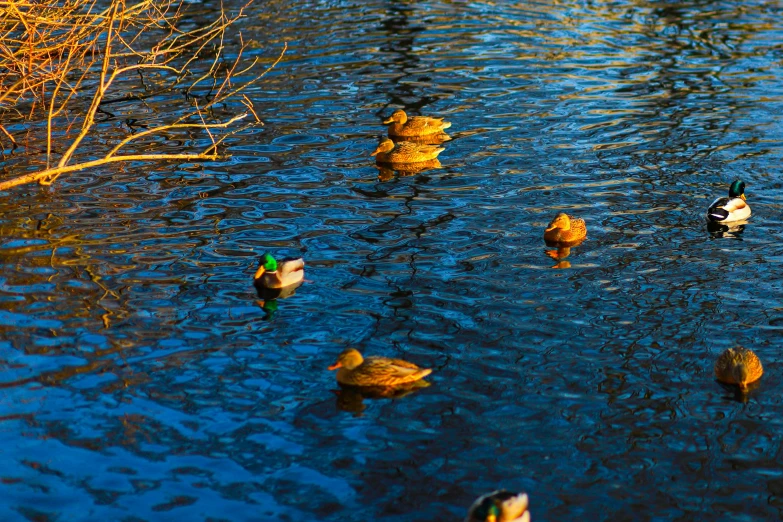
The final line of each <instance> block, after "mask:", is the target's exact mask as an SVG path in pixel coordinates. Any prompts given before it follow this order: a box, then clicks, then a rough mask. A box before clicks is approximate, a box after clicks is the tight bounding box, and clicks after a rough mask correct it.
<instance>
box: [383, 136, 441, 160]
mask: <svg viewBox="0 0 783 522" xmlns="http://www.w3.org/2000/svg"><path fill="white" fill-rule="evenodd" d="M444 150H446V149H444V148H443V147H438V146H436V145H424V144H421V143H413V142H410V141H401V142H399V143H397V144H395V143H394V142H393V141H392V140H390V139H389V138H381V141H380V142H378V148H376V149H375V151H374V152H373V153H372V154H370V156H375V161H377V162H378V163H396V164H401V163H418V162H420V161H430V160H434V159H435V158H437V157H438V154H440V153H441V152H443V151H444Z"/></svg>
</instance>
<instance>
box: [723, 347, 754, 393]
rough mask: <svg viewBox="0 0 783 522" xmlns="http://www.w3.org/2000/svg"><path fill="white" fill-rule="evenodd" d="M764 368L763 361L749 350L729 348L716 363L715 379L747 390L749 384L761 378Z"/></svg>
mask: <svg viewBox="0 0 783 522" xmlns="http://www.w3.org/2000/svg"><path fill="white" fill-rule="evenodd" d="M762 373H764V368H763V367H762V366H761V361H760V360H759V358H758V357H757V356H756V354H755V353H753V352H752V351H751V350H748V349H747V348H742V347H738V348H729V349H728V350H726V351H725V352H723V353H722V354H720V357H718V361H717V362H716V363H715V377H716V378H717V379H718V380H719V381H721V382H725V383H727V384H736V385H738V386H739V387H740V389H741V390H745V389H747V387H748V384H750V383H752V382H755V381H757V380H759V379H760V378H761V374H762Z"/></svg>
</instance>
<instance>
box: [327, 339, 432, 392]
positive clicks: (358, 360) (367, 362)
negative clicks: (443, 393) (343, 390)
mask: <svg viewBox="0 0 783 522" xmlns="http://www.w3.org/2000/svg"><path fill="white" fill-rule="evenodd" d="M329 370H337V382H338V383H340V384H345V385H348V386H382V387H385V386H397V385H400V384H407V383H410V382H414V381H418V380H419V379H423V378H424V377H426V376H427V375H429V374H431V373H432V370H431V369H429V368H419V367H418V366H416V365H415V364H413V363H409V362H408V361H403V360H402V359H390V358H388V357H367V358H366V359H365V358H364V357H362V354H361V353H359V350H357V349H355V348H346V349H345V350H343V351H342V353H341V354H340V355H339V356H338V357H337V361H336V362H335V363H334V364H333V365H331V366H329Z"/></svg>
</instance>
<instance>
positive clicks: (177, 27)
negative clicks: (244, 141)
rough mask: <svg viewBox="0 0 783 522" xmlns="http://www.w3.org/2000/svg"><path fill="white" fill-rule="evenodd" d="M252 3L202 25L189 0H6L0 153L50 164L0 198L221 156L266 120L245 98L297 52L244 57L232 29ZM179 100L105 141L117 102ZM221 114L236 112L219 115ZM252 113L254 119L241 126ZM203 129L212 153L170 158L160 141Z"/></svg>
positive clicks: (0, 13)
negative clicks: (134, 167) (146, 164)
mask: <svg viewBox="0 0 783 522" xmlns="http://www.w3.org/2000/svg"><path fill="white" fill-rule="evenodd" d="M248 5H249V3H247V4H244V5H242V6H241V7H239V8H238V9H236V10H235V12H229V11H228V10H227V9H226V8H225V7H224V6H223V5H222V4H220V7H219V9H216V12H217V15H216V17H215V19H214V20H213V21H212V22H211V23H205V24H203V25H200V24H193V23H192V22H190V21H188V20H187V16H186V15H187V14H188V13H189V10H190V9H189V7H190V6H189V5H188V4H186V3H184V2H182V0H143V1H140V2H136V3H126V2H125V1H123V0H103V1H101V0H66V1H65V2H62V1H57V0H0V150H7V149H8V148H11V149H13V150H14V151H15V152H16V151H20V152H24V153H25V157H26V158H28V159H29V160H30V162H35V161H38V163H39V164H40V168H36V169H35V170H34V171H33V172H29V173H27V174H24V175H21V176H16V177H12V178H11V179H7V180H0V190H7V189H9V188H12V187H15V186H18V185H23V184H26V183H33V182H38V183H40V184H41V185H51V184H52V183H54V181H55V180H56V179H57V178H58V177H59V176H60V175H62V174H66V173H69V172H74V171H79V170H83V169H87V168H91V167H96V166H100V165H105V164H109V163H115V162H136V161H171V160H177V161H184V162H188V161H209V160H216V159H219V158H221V157H223V156H221V154H220V153H219V145H221V143H223V141H225V139H226V138H228V137H229V136H231V135H232V134H234V133H236V132H238V131H239V130H242V129H245V128H247V127H248V126H249V125H253V124H255V123H261V122H260V120H259V118H258V115H257V114H256V113H255V111H254V109H253V104H252V102H251V101H250V99H249V98H248V97H247V96H246V95H245V93H244V92H243V91H245V90H246V89H247V88H248V87H250V86H251V85H253V84H254V83H256V82H258V81H259V80H260V79H261V78H262V77H263V76H264V75H265V74H266V73H268V72H269V71H270V70H272V69H273V68H274V67H275V66H276V65H277V64H278V63H279V62H280V60H282V58H283V56H284V55H285V52H286V50H287V45H284V46H283V49H282V50H281V51H280V53H279V55H278V56H277V58H276V59H275V60H274V61H272V63H271V64H269V65H267V66H266V67H265V68H262V67H261V63H260V62H261V60H260V59H259V58H258V57H255V58H245V54H246V51H247V49H248V45H247V44H246V43H245V42H244V40H243V39H242V35H241V33H239V32H238V31H234V29H235V26H236V25H237V22H238V21H239V20H240V19H242V18H243V17H244V16H245V10H246V9H247V7H248ZM202 14H203V13H202ZM194 25H197V26H196V27H194ZM229 38H231V39H232V42H234V43H233V44H232V45H230V46H229V45H228V44H227V43H226V41H227V40H228V39H229ZM229 47H231V49H230V50H229ZM229 56H230V58H229ZM129 82H130V84H129ZM120 84H121V85H120ZM118 85H120V86H119V88H118ZM123 90H124V91H125V92H123ZM137 90H138V91H139V92H136V91H137ZM177 91H181V93H182V101H183V104H184V107H185V109H184V110H181V111H179V112H174V111H171V112H170V113H167V114H166V116H169V117H170V120H169V121H163V122H157V121H155V122H152V123H150V124H149V125H148V126H147V128H145V129H144V130H141V131H139V132H133V131H132V130H129V131H128V132H127V135H125V136H123V137H115V138H114V139H111V138H108V139H107V138H106V137H105V136H98V133H97V131H98V130H99V127H100V123H101V122H100V121H99V120H98V118H97V115H98V114H100V113H103V112H107V111H106V107H107V106H109V105H110V104H114V103H118V102H120V103H139V104H145V103H146V102H147V101H148V100H150V99H154V98H160V97H162V96H169V97H171V96H173V95H176V93H177ZM216 105H221V106H223V107H229V106H231V107H232V110H230V111H228V114H229V115H228V116H223V117H222V118H221V117H218V116H217V115H216V112H217V111H215V110H214V109H215V106H216ZM240 105H241V106H243V107H241V108H240ZM234 107H236V108H237V110H235V111H234V110H233V108H234ZM223 113H224V114H225V113H226V112H225V111H223ZM249 114H252V116H253V117H254V119H255V121H254V122H252V123H249V124H245V125H244V126H242V127H239V128H237V123H238V122H240V121H241V120H243V119H245V118H246V117H247V116H248V115H249ZM9 120H13V123H12V124H11V123H8V121H9ZM193 130H199V131H203V132H204V133H205V135H206V137H208V139H209V145H208V146H206V147H202V148H200V149H194V150H186V151H183V152H181V153H180V152H178V153H171V152H160V151H156V150H155V148H156V144H155V141H154V139H151V138H158V139H160V138H161V137H165V138H172V137H173V138H187V139H192V136H191V135H190V134H188V133H190V132H192V131H193ZM216 131H223V132H220V133H217V132H216ZM172 133H173V134H174V136H172ZM178 134H182V135H183V136H179V135H178ZM43 141H45V146H43V145H40V146H39V145H37V144H38V143H41V144H42V143H43ZM41 154H44V155H45V161H42V160H40V155H41Z"/></svg>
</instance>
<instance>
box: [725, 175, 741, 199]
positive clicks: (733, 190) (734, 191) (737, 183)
mask: <svg viewBox="0 0 783 522" xmlns="http://www.w3.org/2000/svg"><path fill="white" fill-rule="evenodd" d="M743 194H745V182H744V181H742V180H741V179H735V180H734V182H733V183H732V184H731V186H730V187H729V197H730V198H742V195H743ZM742 199H745V198H742Z"/></svg>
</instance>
